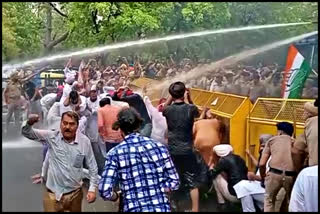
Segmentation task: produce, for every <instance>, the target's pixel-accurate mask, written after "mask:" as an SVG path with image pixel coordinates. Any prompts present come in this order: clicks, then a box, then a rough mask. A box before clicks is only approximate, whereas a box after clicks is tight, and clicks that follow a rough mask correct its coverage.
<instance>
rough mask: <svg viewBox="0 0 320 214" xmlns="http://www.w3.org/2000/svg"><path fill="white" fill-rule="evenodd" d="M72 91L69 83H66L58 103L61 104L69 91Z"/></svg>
mask: <svg viewBox="0 0 320 214" xmlns="http://www.w3.org/2000/svg"><path fill="white" fill-rule="evenodd" d="M71 91H72V86H71V85H69V84H68V83H66V84H65V85H64V87H63V93H62V97H61V100H60V103H62V104H63V102H64V101H65V99H66V98H67V97H68V96H69V94H70V92H71Z"/></svg>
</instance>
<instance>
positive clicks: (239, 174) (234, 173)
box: [209, 144, 248, 211]
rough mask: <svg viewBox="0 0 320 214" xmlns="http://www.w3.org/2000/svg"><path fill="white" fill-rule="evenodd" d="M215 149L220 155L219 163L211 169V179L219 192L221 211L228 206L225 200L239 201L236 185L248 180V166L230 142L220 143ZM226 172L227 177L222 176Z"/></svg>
mask: <svg viewBox="0 0 320 214" xmlns="http://www.w3.org/2000/svg"><path fill="white" fill-rule="evenodd" d="M213 151H214V152H215V153H216V154H217V156H218V157H220V159H219V161H218V163H217V164H216V165H215V166H214V168H213V169H210V171H209V177H210V180H213V185H214V188H215V190H216V193H217V198H218V206H219V209H220V210H221V211H224V210H225V208H226V203H225V200H228V201H230V202H239V200H238V199H237V194H236V192H235V190H234V188H233V186H234V185H236V184H237V183H239V182H240V181H242V180H248V177H247V173H248V168H247V166H246V163H245V161H244V160H243V159H242V158H241V157H240V156H239V155H235V154H233V148H232V146H231V145H229V144H220V145H217V146H215V147H213ZM222 173H225V174H226V176H227V179H225V178H224V177H223V176H222Z"/></svg>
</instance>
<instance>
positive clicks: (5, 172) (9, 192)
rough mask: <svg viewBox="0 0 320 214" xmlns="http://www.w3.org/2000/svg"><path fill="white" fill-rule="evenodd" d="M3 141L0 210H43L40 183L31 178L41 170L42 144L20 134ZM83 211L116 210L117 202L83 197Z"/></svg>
mask: <svg viewBox="0 0 320 214" xmlns="http://www.w3.org/2000/svg"><path fill="white" fill-rule="evenodd" d="M2 144H3V145H2V211H5V212H15V211H17V212H21V211H26V212H43V205H42V190H43V186H42V185H41V184H32V181H31V178H30V177H31V176H32V175H34V174H37V173H39V172H40V170H41V164H42V145H41V144H39V143H34V142H31V141H30V140H28V139H25V138H22V137H21V138H18V139H17V140H14V141H13V140H11V141H4V139H3V140H2ZM19 147H20V148H19ZM83 211H88V212H102V211H104V212H108V211H109V212H111V211H113V212H115V211H117V204H115V203H112V202H108V201H103V200H102V199H101V198H100V197H99V196H98V197H97V201H96V202H95V203H93V204H88V203H87V202H86V201H85V200H84V202H83Z"/></svg>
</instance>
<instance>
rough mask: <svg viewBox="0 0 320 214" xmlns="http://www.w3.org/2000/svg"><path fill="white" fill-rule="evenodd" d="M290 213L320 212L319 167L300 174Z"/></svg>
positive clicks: (294, 187)
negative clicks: (319, 210)
mask: <svg viewBox="0 0 320 214" xmlns="http://www.w3.org/2000/svg"><path fill="white" fill-rule="evenodd" d="M289 212H318V165H316V166H311V167H307V168H305V169H303V170H302V171H301V172H300V173H299V175H298V177H297V180H296V182H295V183H294V186H293V189H292V192H291V199H290V204H289Z"/></svg>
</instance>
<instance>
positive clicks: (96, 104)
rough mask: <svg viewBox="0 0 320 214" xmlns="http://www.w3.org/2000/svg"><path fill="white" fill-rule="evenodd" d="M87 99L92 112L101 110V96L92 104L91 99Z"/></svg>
mask: <svg viewBox="0 0 320 214" xmlns="http://www.w3.org/2000/svg"><path fill="white" fill-rule="evenodd" d="M86 99H87V105H88V107H89V108H90V109H91V110H92V111H97V110H98V108H99V102H100V99H99V96H98V98H97V99H96V101H95V102H92V101H91V100H90V97H88V98H86Z"/></svg>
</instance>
